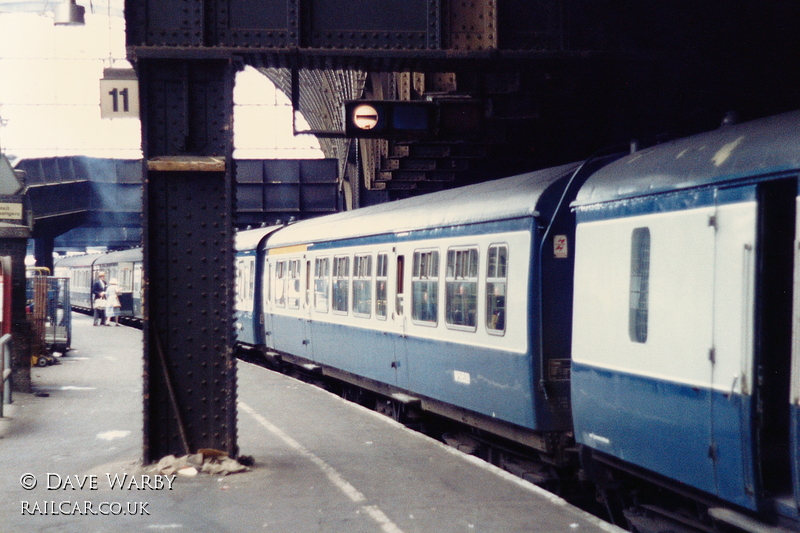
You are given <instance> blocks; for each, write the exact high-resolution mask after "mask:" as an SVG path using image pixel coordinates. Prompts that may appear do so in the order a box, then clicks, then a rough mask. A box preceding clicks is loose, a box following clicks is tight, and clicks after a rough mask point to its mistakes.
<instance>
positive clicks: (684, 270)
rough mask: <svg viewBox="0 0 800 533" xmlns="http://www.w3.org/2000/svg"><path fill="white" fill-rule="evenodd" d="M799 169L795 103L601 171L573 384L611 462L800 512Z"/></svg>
mask: <svg viewBox="0 0 800 533" xmlns="http://www.w3.org/2000/svg"><path fill="white" fill-rule="evenodd" d="M798 172H800V114H798V113H790V114H786V115H781V116H777V117H773V118H769V119H765V120H760V121H756V122H752V123H749V124H741V125H735V126H728V127H723V128H720V129H719V130H717V131H714V132H711V133H707V134H703V135H699V136H695V137H690V138H687V139H683V140H679V141H676V142H671V143H667V144H664V145H659V146H656V147H653V148H651V149H648V150H642V151H641V152H638V153H636V154H633V155H630V156H628V157H626V158H624V159H620V160H618V161H616V162H614V163H611V164H609V165H608V166H606V167H604V168H602V169H600V170H598V171H597V172H596V173H595V174H594V175H592V176H591V177H590V178H589V179H588V180H587V181H586V183H585V185H584V186H583V188H582V189H581V191H580V193H579V194H578V196H577V199H576V201H575V202H574V210H575V212H576V215H577V236H576V260H575V300H574V307H573V308H574V321H573V348H572V385H571V386H572V402H573V416H574V424H575V437H576V440H577V441H578V442H579V443H580V444H582V445H584V446H586V447H588V448H591V449H593V450H594V451H595V456H596V458H599V459H602V460H604V461H605V462H607V463H610V464H621V463H623V462H624V463H625V464H627V465H634V466H633V468H634V469H637V468H638V469H639V472H644V471H647V472H651V473H655V474H658V475H661V476H664V477H665V478H668V479H671V480H674V481H677V482H680V484H679V485H676V486H677V487H683V489H684V490H686V489H688V488H690V487H691V488H694V489H699V490H701V491H703V492H705V493H707V494H710V495H715V496H717V497H719V498H720V499H722V500H725V501H727V502H731V503H733V504H736V505H738V506H740V507H742V508H746V509H750V510H753V511H768V512H776V511H777V514H784V515H786V516H791V517H794V518H796V517H797V513H798V503H799V502H800V476H799V475H798V474H800V468H799V466H800V441H798V436H799V435H798V428H799V427H800V425H798V420H800V419H798V412H797V409H798V407H797V406H798V402H799V401H800V378H798V376H800V351H798V340H799V339H798V332H800V330H798V329H797V328H794V329H793V322H792V313H793V310H792V308H793V298H792V294H793V292H794V294H795V296H797V295H798V294H800V290H797V289H795V290H794V291H793V283H797V280H798V279H800V277H798V275H797V270H796V269H797V266H795V265H796V264H797V263H796V262H795V261H794V258H795V254H796V251H797V249H798V247H797V241H796V235H797V234H798V232H797V230H796V225H797V223H798V217H797V214H796V213H797V206H798V179H797V178H798ZM793 280H795V281H793ZM794 305H795V306H796V304H794ZM794 313H795V316H796V317H797V316H798V315H797V309H795V311H794ZM794 323H795V324H796V323H797V318H795V322H794ZM790 376H792V378H791V379H790ZM790 390H791V392H790ZM790 406H791V408H790ZM792 480H794V481H792ZM713 512H714V510H713V509H712V514H713ZM716 512H720V511H719V510H717V511H716ZM773 516H774V515H773ZM795 527H796V525H795Z"/></svg>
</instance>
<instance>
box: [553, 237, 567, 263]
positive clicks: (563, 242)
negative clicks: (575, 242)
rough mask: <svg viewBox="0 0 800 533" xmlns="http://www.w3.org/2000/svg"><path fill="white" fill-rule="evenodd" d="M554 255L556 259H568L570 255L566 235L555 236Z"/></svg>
mask: <svg viewBox="0 0 800 533" xmlns="http://www.w3.org/2000/svg"><path fill="white" fill-rule="evenodd" d="M553 255H554V256H555V258H556V259H566V258H567V257H569V248H568V247H567V236H566V235H555V236H554V237H553Z"/></svg>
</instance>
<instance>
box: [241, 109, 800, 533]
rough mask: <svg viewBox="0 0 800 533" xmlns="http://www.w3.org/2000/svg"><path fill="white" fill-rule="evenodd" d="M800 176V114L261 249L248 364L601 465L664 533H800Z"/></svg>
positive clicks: (426, 203) (597, 475)
mask: <svg viewBox="0 0 800 533" xmlns="http://www.w3.org/2000/svg"><path fill="white" fill-rule="evenodd" d="M798 175H800V112H795V113H788V114H785V115H780V116H776V117H772V118H768V119H763V120H759V121H754V122H751V123H747V124H740V125H732V126H726V127H723V128H720V129H719V130H717V131H713V132H710V133H706V134H703V135H698V136H694V137H690V138H686V139H682V140H678V141H674V142H670V143H665V144H661V145H658V146H655V147H652V148H649V149H646V150H641V151H639V152H636V153H634V154H631V155H628V156H626V157H623V158H618V157H616V156H613V157H608V158H605V159H602V160H599V161H593V162H590V163H587V164H584V165H580V166H579V165H566V166H562V167H558V168H553V169H548V170H543V171H539V172H535V173H530V174H525V175H521V176H516V177H511V178H506V179H503V180H497V181H493V182H488V183H484V184H479V185H473V186H469V187H463V188H460V189H453V190H450V191H444V192H441V193H434V194H431V195H428V196H424V197H418V198H413V199H409V200H404V201H398V202H394V203H389V204H383V205H380V206H375V207H371V208H366V209H360V210H357V211H350V212H346V213H340V214H336V215H331V216H327V217H322V218H318V219H314V220H309V221H304V222H299V223H297V224H292V225H289V226H286V227H283V228H279V229H276V228H267V229H264V230H254V232H249V233H248V232H245V233H243V234H241V235H240V243H241V244H242V249H241V250H240V252H239V253H240V256H239V261H240V270H241V274H240V278H239V280H240V289H239V290H240V293H241V296H240V299H241V301H240V313H239V318H240V324H239V327H240V337H239V340H240V343H242V344H244V345H246V346H250V347H253V348H257V349H259V350H261V351H262V352H265V353H269V352H272V353H273V354H278V355H279V356H280V357H281V358H282V359H283V360H284V361H288V362H290V363H293V364H294V365H304V366H306V367H314V368H315V369H319V370H321V371H322V372H323V373H324V374H326V375H329V376H333V377H335V378H337V379H340V380H343V381H345V382H349V383H353V384H356V385H358V386H360V387H362V388H366V389H368V390H371V391H373V392H377V393H379V394H381V395H383V396H384V397H395V398H400V397H406V398H407V397H409V396H412V397H415V398H417V399H418V400H419V401H420V402H421V407H422V408H423V409H426V410H429V411H433V412H436V413H438V414H443V415H445V416H447V417H450V418H452V419H456V420H458V421H461V422H465V423H467V424H470V425H472V426H474V427H477V428H480V429H483V430H486V431H488V432H492V433H494V434H496V435H500V436H503V437H506V438H509V439H512V440H514V441H516V442H518V443H523V444H525V445H528V446H531V447H533V448H534V449H536V450H539V451H545V452H552V453H553V454H559V453H561V454H562V456H563V455H568V454H569V453H570V452H573V451H579V452H580V459H581V461H580V464H581V467H582V469H583V471H582V472H580V473H579V472H572V474H573V478H572V479H573V480H574V479H579V478H580V479H583V477H582V476H583V475H585V476H587V477H588V478H590V479H592V480H593V481H595V482H596V487H598V488H599V489H600V493H601V494H604V495H605V501H606V502H607V503H612V501H613V500H614V499H615V498H614V497H613V496H614V495H613V494H612V491H616V490H618V488H619V487H627V486H628V483H627V482H628V481H631V480H632V484H633V486H634V488H635V491H636V492H635V497H634V498H628V497H627V496H628V495H630V494H632V493H624V492H621V493H617V494H618V495H620V494H621V497H620V498H618V499H617V501H619V502H621V503H622V504H623V506H628V505H630V507H627V508H625V509H624V512H623V516H624V517H625V518H626V519H627V521H628V523H627V525H628V526H630V527H631V528H632V529H633V530H635V531H638V532H640V533H658V532H661V531H664V530H667V529H668V530H674V531H683V528H684V526H685V525H686V524H687V523H688V522H689V521H694V524H695V525H698V526H699V527H700V528H701V530H704V531H713V530H715V528H716V526H717V525H718V522H720V521H721V522H725V523H727V524H729V525H730V524H734V525H735V526H736V527H737V528H740V529H744V530H747V531H751V532H763V531H766V530H765V529H764V523H763V522H771V523H772V524H773V525H775V524H779V525H781V526H787V527H788V528H789V529H792V530H795V531H797V530H800V511H799V509H800V327H799V326H798V325H800V286H798V284H800V261H798V260H797V259H798V258H800V257H798V256H797V254H798V250H800V248H799V247H798V241H797V237H796V236H797V235H800V228H798V225H800V217H798V216H797V212H798V209H800V195H798ZM570 206H571V207H570ZM245 241H249V242H247V243H246V242H245ZM245 244H246V245H245ZM247 269H249V270H247ZM242 286H246V288H242ZM248 299H249V300H248ZM244 322H247V323H246V324H245V323H244ZM403 395H405V396H403ZM573 433H574V442H573V441H572V440H571V439H570V437H571V436H572V435H573ZM551 437H554V438H551ZM576 444H577V446H576ZM536 455H540V456H541V454H536ZM552 457H553V456H551V457H550V459H552ZM559 464H561V465H564V464H566V463H563V462H562V463H559ZM565 470H566V469H565ZM567 471H568V470H567ZM576 474H581V475H576ZM631 475H633V478H631V477H629V476H631ZM643 480H647V482H648V483H646V484H645V483H643ZM654 486H655V487H657V489H656V490H652V491H651V490H650V489H651V488H653V487H654ZM664 488H669V489H670V491H669V494H670V499H669V500H664V498H663V495H664V494H666V492H664V491H663V489H664ZM677 494H680V495H682V496H688V497H689V498H690V499H691V501H692V505H688V506H687V505H684V504H685V503H686V501H685V500H684V499H682V498H676V495H677ZM634 503H638V504H645V505H639V506H638V508H636V509H634V508H633V507H632V506H633V504H634ZM687 508H693V509H696V510H697V511H699V512H697V513H696V514H695V515H694V516H693V517H692V518H691V519H690V518H687V515H686V514H685V513H684V511H685V510H686V509H687ZM620 510H622V509H620V508H617V509H616V510H614V509H612V515H614V516H616V517H619V516H620V512H619V511H620ZM654 516H655V517H656V518H654ZM710 517H711V518H710ZM754 518H755V519H758V520H761V521H762V522H758V521H757V520H754ZM770 531H778V529H772V530H770Z"/></svg>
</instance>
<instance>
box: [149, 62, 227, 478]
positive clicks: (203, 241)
mask: <svg viewBox="0 0 800 533" xmlns="http://www.w3.org/2000/svg"><path fill="white" fill-rule="evenodd" d="M137 69H138V71H139V80H140V83H141V94H142V95H143V98H142V112H143V115H142V128H143V133H144V149H145V161H146V165H147V167H146V169H145V172H146V174H145V175H146V179H145V186H144V189H145V190H144V232H143V234H144V239H143V240H144V261H145V279H146V283H145V296H144V298H145V306H146V311H145V328H144V339H145V348H144V351H145V391H144V392H145V394H144V458H145V461H147V462H149V461H153V460H157V459H159V458H161V457H163V456H165V455H169V454H175V455H182V454H186V453H194V452H196V451H197V450H198V449H200V448H215V449H219V450H222V451H225V452H227V453H229V454H230V455H235V454H236V453H237V445H236V359H235V357H234V355H233V351H232V347H233V300H232V291H231V289H230V287H232V286H233V223H232V217H233V212H234V210H233V207H234V199H233V183H234V180H233V165H231V164H230V161H231V153H232V137H231V123H232V113H233V103H232V95H233V79H234V73H235V71H234V68H233V66H232V65H231V64H230V63H229V62H227V61H219V60H218V61H213V60H212V61H185V60H142V61H140V62H139V63H138V65H137Z"/></svg>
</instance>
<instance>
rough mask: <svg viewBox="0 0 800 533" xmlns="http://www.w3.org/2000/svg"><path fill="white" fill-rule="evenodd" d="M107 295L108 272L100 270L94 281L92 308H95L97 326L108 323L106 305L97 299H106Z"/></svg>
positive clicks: (95, 323)
mask: <svg viewBox="0 0 800 533" xmlns="http://www.w3.org/2000/svg"><path fill="white" fill-rule="evenodd" d="M105 297H106V273H105V272H103V271H100V272H99V273H98V274H97V279H96V280H95V282H94V283H92V309H93V310H94V324H93V325H95V326H97V325H100V326H105V324H106V309H105V305H103V304H102V303H98V301H97V300H102V299H105Z"/></svg>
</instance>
